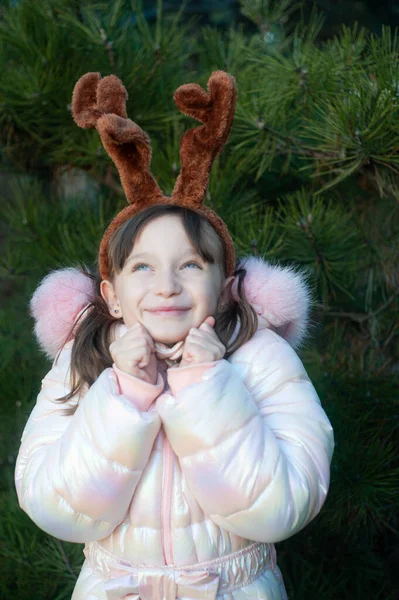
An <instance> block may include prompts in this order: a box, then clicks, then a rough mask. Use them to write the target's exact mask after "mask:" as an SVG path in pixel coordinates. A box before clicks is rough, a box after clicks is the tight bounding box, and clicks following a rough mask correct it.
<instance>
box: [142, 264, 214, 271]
mask: <svg viewBox="0 0 399 600" xmlns="http://www.w3.org/2000/svg"><path fill="white" fill-rule="evenodd" d="M189 265H194V266H195V267H197V269H202V267H201V266H200V265H199V264H197V263H196V262H188V263H186V264H185V265H183V269H184V267H188V266H189ZM140 267H148V265H146V264H145V263H139V264H138V265H135V266H134V267H133V269H132V271H133V272H134V271H142V269H141V268H140Z"/></svg>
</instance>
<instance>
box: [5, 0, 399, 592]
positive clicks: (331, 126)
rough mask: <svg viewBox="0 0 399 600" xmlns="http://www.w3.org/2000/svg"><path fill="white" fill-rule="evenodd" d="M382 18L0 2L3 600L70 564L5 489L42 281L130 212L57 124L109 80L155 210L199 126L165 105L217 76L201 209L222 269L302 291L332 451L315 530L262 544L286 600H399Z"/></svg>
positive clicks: (394, 297) (392, 64) (29, 402)
mask: <svg viewBox="0 0 399 600" xmlns="http://www.w3.org/2000/svg"><path fill="white" fill-rule="evenodd" d="M398 20H399V3H398V2H394V1H393V0H392V1H380V2H371V1H368V2H349V1H339V0H337V1H334V2H332V1H331V2H329V1H328V0H318V1H316V2H308V1H303V2H292V1H291V0H280V1H277V0H276V1H271V0H240V1H237V2H234V1H228V0H224V1H222V0H221V1H219V2H217V1H212V2H210V1H209V2H206V1H195V0H191V1H187V2H183V3H181V2H174V1H169V2H162V1H157V2H128V1H125V0H120V1H115V2H89V1H83V0H82V1H78V0H52V1H50V0H41V1H40V2H32V1H28V0H19V1H17V0H15V1H13V2H11V1H4V0H2V1H1V2H0V196H1V202H0V215H1V221H0V287H1V304H0V407H1V408H0V410H1V419H0V465H1V477H0V495H1V496H0V511H1V518H0V597H2V598H9V597H12V598H15V599H18V600H28V599H29V600H31V599H32V597H33V596H34V598H35V600H67V599H69V598H70V597H71V594H72V590H73V587H74V584H75V581H76V578H77V576H78V574H79V570H80V565H81V564H82V562H83V553H82V549H83V546H82V545H80V544H70V543H66V542H62V541H60V540H57V539H55V538H52V537H51V536H48V535H46V534H45V533H43V532H42V531H40V530H39V529H38V528H37V527H36V526H35V525H34V524H33V523H32V521H31V520H30V519H29V517H28V516H27V515H26V514H25V513H23V512H22V510H21V509H20V508H19V506H18V501H17V498H16V493H15V488H14V481H13V477H14V468H15V459H16V456H17V453H18V449H19V443H20V438H21V435H22V431H23V428H24V425H25V423H26V421H27V419H28V416H29V414H30V412H31V410H32V408H33V406H34V404H35V402H36V397H37V394H38V392H39V390H40V384H41V379H42V378H43V377H44V375H45V374H46V372H47V371H48V370H49V369H50V367H51V361H50V360H49V359H48V358H47V357H46V356H45V354H44V353H43V352H41V351H40V348H39V347H38V344H37V342H36V340H35V337H34V333H33V327H34V320H33V318H32V316H31V315H30V312H29V300H30V298H31V296H32V294H33V292H34V290H35V289H36V288H37V286H38V285H39V283H40V281H41V280H42V279H43V277H45V276H46V275H47V274H48V273H49V272H50V271H52V270H54V269H57V268H62V267H65V266H80V265H83V264H84V265H87V266H89V267H90V268H94V267H95V260H96V256H97V249H98V244H99V241H100V239H101V237H102V234H103V232H104V229H105V227H106V225H107V223H108V222H109V221H110V220H111V218H112V217H113V215H115V214H116V213H117V212H118V211H119V210H120V209H121V208H122V207H123V206H124V205H125V203H126V200H125V199H124V196H123V193H122V188H121V185H120V182H119V179H118V175H117V172H116V170H115V168H114V166H113V164H112V163H111V161H110V159H109V158H108V156H107V155H106V154H105V152H104V150H103V148H102V145H101V142H100V139H99V136H98V134H97V133H96V131H94V130H82V129H79V128H78V127H77V126H76V125H75V124H74V122H73V120H72V117H71V112H70V111H71V96H72V90H73V87H74V84H75V83H76V81H77V80H78V78H79V77H80V76H81V75H83V74H84V73H86V72H88V71H99V72H100V73H101V74H102V76H105V75H108V74H111V73H114V74H116V75H118V77H120V79H121V80H122V81H123V82H124V84H125V86H126V88H127V90H128V92H129V100H128V115H129V117H130V118H131V119H132V120H134V121H136V122H137V123H138V124H139V125H140V126H141V127H142V128H143V129H144V130H145V131H146V132H147V133H148V134H149V135H150V138H151V143H152V149H153V159H152V173H153V174H154V176H155V177H156V178H157V180H158V183H159V185H160V186H161V188H162V189H163V190H164V191H165V193H170V192H171V191H172V189H173V185H174V182H175V179H176V177H177V175H178V172H179V168H180V165H179V140H180V136H181V135H182V133H183V132H184V131H185V130H186V129H187V128H189V127H193V126H195V125H196V123H195V122H194V121H193V120H192V119H189V118H187V117H185V116H184V115H182V114H180V113H178V111H177V109H176V107H175V105H174V102H173V93H174V91H175V89H176V88H177V87H178V86H179V85H182V84H184V83H188V82H196V83H199V84H201V85H202V86H203V87H205V88H206V84H207V81H208V79H209V76H210V74H211V73H212V71H214V70H217V69H223V70H226V71H228V72H229V73H231V74H232V75H234V76H235V77H236V80H237V86H238V104H237V111H236V116H235V119H234V122H233V127H232V132H231V135H230V138H229V141H228V144H227V145H226V147H225V150H224V152H223V154H222V155H221V156H220V158H218V160H217V161H216V163H215V165H214V167H213V170H212V175H211V179H210V185H209V191H208V197H207V204H208V205H209V206H211V207H212V208H214V209H215V210H216V211H217V212H218V213H220V214H221V216H222V217H223V219H224V220H225V221H226V223H227V224H228V226H229V229H230V231H231V233H232V236H233V238H234V241H235V244H236V250H237V254H238V256H244V255H246V254H255V255H259V256H262V257H264V258H265V259H266V260H268V261H270V262H271V263H273V264H274V263H278V264H281V265H295V267H296V268H298V269H299V270H301V271H302V272H303V273H304V275H305V276H306V278H307V281H308V283H309V285H310V286H311V288H312V290H314V295H315V302H314V305H313V307H312V316H311V317H312V318H311V328H310V333H309V337H308V340H307V341H306V344H304V345H303V347H301V348H300V349H299V350H298V354H299V356H300V358H301V360H302V361H303V363H304V365H305V368H306V370H307V371H308V373H309V376H310V378H311V379H312V381H313V383H314V385H315V387H316V390H317V392H318V394H319V396H320V399H321V402H322V405H323V408H324V410H325V411H326V413H327V415H328V416H329V418H330V420H331V422H332V424H333V427H334V431H335V438H336V450H335V454H334V457H333V462H332V466H331V486H330V492H329V495H328V498H327V500H326V503H325V505H324V507H323V509H322V511H321V513H320V515H319V516H318V517H317V518H316V519H315V520H314V521H313V522H312V523H311V524H310V525H308V526H307V527H306V528H305V529H304V530H303V531H302V532H300V533H299V534H297V535H295V536H294V537H292V538H291V539H288V540H286V541H284V542H281V543H279V544H277V553H278V563H279V566H280V568H281V570H282V573H283V576H284V580H285V584H286V587H287V591H288V595H289V598H290V599H291V600H309V599H311V600H313V599H314V600H319V599H320V598H323V600H337V599H338V598H339V599H340V600H344V599H345V600H346V599H348V600H349V599H351V600H352V599H353V598H356V599H357V598H359V599H360V598H361V599H366V598H370V599H371V598H372V599H373V600H395V599H396V598H398V597H399V577H398V564H399V544H398V506H399V501H398V500H399V495H398V489H399V486H398V483H399V465H398V435H397V434H398V423H399V410H398V396H399V394H398V376H399V362H398V355H399V352H398V350H399V319H398V290H399V266H398V265H399V260H398V259H399V256H398V254H399V124H398V123H399V119H398V116H399V115H398V101H399V40H398V36H397V31H396V29H395V28H396V26H397V25H398ZM33 590H34V592H33Z"/></svg>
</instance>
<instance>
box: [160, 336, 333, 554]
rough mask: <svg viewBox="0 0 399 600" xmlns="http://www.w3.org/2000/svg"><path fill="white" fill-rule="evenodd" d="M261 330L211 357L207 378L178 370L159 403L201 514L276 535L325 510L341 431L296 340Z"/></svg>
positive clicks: (237, 529) (260, 537)
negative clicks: (229, 356)
mask: <svg viewBox="0 0 399 600" xmlns="http://www.w3.org/2000/svg"><path fill="white" fill-rule="evenodd" d="M255 337H256V339H255V338H252V340H250V341H249V342H247V344H245V345H244V346H242V348H240V350H239V351H237V353H236V354H237V355H238V358H237V360H236V361H235V362H233V363H230V362H228V361H227V360H224V359H223V360H220V361H216V362H215V363H214V365H213V366H212V365H211V364H210V365H209V368H208V369H207V370H205V371H204V373H203V375H202V378H201V381H197V380H196V377H195V375H194V376H193V379H194V383H191V384H189V385H187V386H185V387H184V388H181V387H180V386H179V385H178V379H179V375H178V373H177V371H178V370H176V371H175V372H174V373H173V375H172V376H171V380H170V381H171V382H170V386H171V391H172V392H173V390H174V385H175V384H177V390H178V391H177V392H176V394H175V395H174V396H172V395H171V394H169V395H168V394H164V395H163V397H162V398H160V399H159V400H158V401H157V403H156V405H157V409H158V412H159V413H160V415H161V419H162V421H163V425H164V428H165V431H166V434H167V436H168V439H169V442H170V444H171V446H172V448H173V450H174V452H175V453H176V455H177V456H178V457H179V461H180V465H181V468H182V471H183V473H184V476H185V478H186V480H187V483H188V486H189V488H190V490H191V492H192V493H193V495H194V496H195V497H196V499H197V501H198V503H199V505H200V506H201V508H202V510H203V511H204V513H206V514H207V515H208V516H209V517H210V518H211V519H212V520H213V522H214V523H216V524H217V525H219V526H220V527H222V528H223V529H226V530H228V531H231V532H233V533H235V534H237V535H239V536H241V537H245V538H246V539H250V540H253V541H261V542H268V543H274V542H279V541H281V540H284V539H287V538H289V537H290V536H292V535H294V534H295V533H297V532H298V531H300V530H301V529H303V528H304V527H305V526H306V525H307V524H308V523H309V522H310V521H311V520H312V519H313V518H314V517H315V516H316V515H317V514H318V513H319V511H320V509H321V507H322V505H323V503H324V501H325V498H326V495H327V491H328V487H329V479H330V463H331V459H332V455H333V450H334V436H333V430H332V427H331V424H330V421H329V420H328V418H327V416H326V414H325V412H324V410H323V409H322V407H321V404H320V400H319V397H318V395H317V393H316V390H315V388H314V387H313V385H312V383H311V382H310V380H309V377H308V376H307V373H306V371H305V369H304V366H303V364H302V362H301V360H300V359H299V357H298V355H297V354H296V353H295V351H294V350H293V348H292V347H291V346H290V345H289V344H288V343H287V342H286V341H285V340H283V339H282V338H280V337H279V336H278V335H277V334H275V333H273V332H271V331H270V330H264V331H259V332H257V334H256V336H255ZM244 349H245V351H244ZM241 350H243V351H242V352H241V353H240V351H241ZM239 353H240V354H239ZM234 356H235V355H233V358H234ZM240 356H241V358H240ZM182 371H184V369H182ZM182 377H185V378H187V375H183V373H182Z"/></svg>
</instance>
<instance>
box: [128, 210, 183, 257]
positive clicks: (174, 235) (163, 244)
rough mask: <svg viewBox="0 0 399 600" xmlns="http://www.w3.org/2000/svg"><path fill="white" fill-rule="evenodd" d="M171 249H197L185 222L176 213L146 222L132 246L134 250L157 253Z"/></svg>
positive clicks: (181, 250)
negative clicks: (189, 235)
mask: <svg viewBox="0 0 399 600" xmlns="http://www.w3.org/2000/svg"><path fill="white" fill-rule="evenodd" d="M169 250H174V251H175V250H176V251H180V252H183V253H184V252H186V251H187V250H191V251H192V250H194V251H195V248H194V246H193V244H192V242H191V240H190V238H189V237H188V235H187V232H186V230H185V228H184V226H183V223H182V222H181V220H180V218H179V217H177V216H174V215H162V217H158V218H156V219H154V220H152V221H150V222H149V223H146V224H145V225H144V227H143V228H142V230H141V231H140V233H139V234H138V235H137V237H136V239H135V241H134V243H133V246H132V252H144V251H147V252H153V253H157V252H162V251H163V252H165V251H166V252H167V251H169Z"/></svg>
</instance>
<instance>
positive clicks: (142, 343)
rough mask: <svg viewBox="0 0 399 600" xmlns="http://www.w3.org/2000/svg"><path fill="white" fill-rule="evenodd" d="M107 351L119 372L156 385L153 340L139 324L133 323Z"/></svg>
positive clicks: (155, 360)
mask: <svg viewBox="0 0 399 600" xmlns="http://www.w3.org/2000/svg"><path fill="white" fill-rule="evenodd" d="M109 351H110V353H111V356H112V359H113V361H114V363H115V365H116V366H117V367H118V369H120V370H121V371H124V372H125V373H129V375H134V376H135V377H138V378H139V379H142V380H143V381H146V382H147V383H152V384H156V382H157V377H158V369H157V358H156V356H155V344H154V340H153V339H152V337H151V336H150V334H149V333H148V331H147V329H146V328H145V327H144V325H142V324H141V323H135V324H134V325H133V326H132V327H130V328H129V329H128V330H127V331H126V333H125V334H124V335H123V336H122V337H120V338H119V339H118V340H115V341H114V342H112V344H110V347H109Z"/></svg>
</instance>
